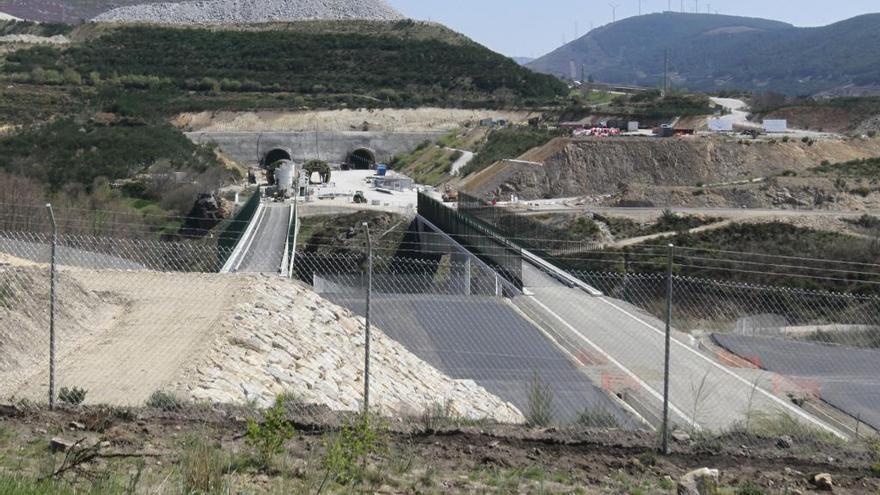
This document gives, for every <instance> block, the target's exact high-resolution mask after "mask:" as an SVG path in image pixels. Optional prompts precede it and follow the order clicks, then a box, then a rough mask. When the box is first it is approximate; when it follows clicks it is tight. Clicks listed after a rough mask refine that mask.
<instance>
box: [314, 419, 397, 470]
mask: <svg viewBox="0 0 880 495" xmlns="http://www.w3.org/2000/svg"><path fill="white" fill-rule="evenodd" d="M384 430H385V429H384V427H383V426H381V425H374V424H373V423H372V422H371V421H370V417H369V415H364V416H362V417H361V418H359V419H358V420H356V421H355V422H354V425H347V426H345V427H343V428H342V430H341V431H340V432H339V433H337V434H336V435H334V436H333V438H332V440H331V441H330V442H327V443H325V449H326V450H325V452H324V458H323V459H322V464H323V466H324V469H325V471H326V472H327V477H330V478H332V479H333V480H334V481H336V482H337V483H339V484H342V485H347V484H350V483H353V482H355V481H358V480H360V479H362V477H363V473H364V467H365V464H366V459H367V457H368V456H371V455H375V454H378V453H382V452H384V451H385V450H387V439H386V438H385V433H384Z"/></svg>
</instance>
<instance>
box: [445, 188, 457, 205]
mask: <svg viewBox="0 0 880 495" xmlns="http://www.w3.org/2000/svg"><path fill="white" fill-rule="evenodd" d="M456 201H458V191H456V190H455V189H453V188H452V186H450V185H449V184H446V187H445V188H444V189H443V202H444V203H455V202H456Z"/></svg>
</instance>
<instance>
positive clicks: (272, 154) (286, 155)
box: [261, 148, 293, 167]
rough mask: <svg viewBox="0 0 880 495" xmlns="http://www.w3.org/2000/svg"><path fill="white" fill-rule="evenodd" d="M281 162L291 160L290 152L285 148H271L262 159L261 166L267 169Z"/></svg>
mask: <svg viewBox="0 0 880 495" xmlns="http://www.w3.org/2000/svg"><path fill="white" fill-rule="evenodd" d="M281 160H287V161H291V160H293V157H292V155H291V153H290V150H288V149H286V148H273V149H271V150H269V152H268V153H266V156H264V157H263V163H262V164H261V165H262V166H263V167H267V166H269V165H272V164H273V163H276V162H280V161H281Z"/></svg>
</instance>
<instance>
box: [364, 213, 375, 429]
mask: <svg viewBox="0 0 880 495" xmlns="http://www.w3.org/2000/svg"><path fill="white" fill-rule="evenodd" d="M364 232H366V234H367V301H366V302H367V307H366V311H365V313H364V314H365V321H366V331H365V333H364V417H365V418H366V417H367V416H369V414H370V304H371V299H372V298H373V243H372V241H371V240H370V225H369V224H368V223H367V222H364Z"/></svg>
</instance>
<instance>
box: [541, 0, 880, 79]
mask: <svg viewBox="0 0 880 495" xmlns="http://www.w3.org/2000/svg"><path fill="white" fill-rule="evenodd" d="M667 49H668V50H669V55H670V56H669V69H670V76H671V83H672V84H673V86H674V87H680V88H687V89H691V90H698V91H719V90H725V89H745V90H753V91H770V90H772V91H778V92H781V93H786V94H790V95H812V94H817V93H825V94H835V93H853V92H862V93H875V92H876V93H880V14H868V15H863V16H859V17H855V18H852V19H849V20H846V21H842V22H838V23H835V24H831V25H829V26H824V27H818V28H798V27H795V26H792V25H790V24H786V23H782V22H777V21H770V20H765V19H755V18H747V17H734V16H724V15H709V14H681V13H673V12H665V13H662V14H650V15H644V16H638V17H631V18H628V19H624V20H622V21H619V22H616V23H613V24H609V25H607V26H603V27H601V28H598V29H595V30H593V31H590V32H589V33H587V35H585V36H583V37H582V38H579V39H577V40H575V41H572V42H571V43H568V44H567V45H565V46H563V47H561V48H558V49H557V50H555V51H553V52H551V53H549V54H547V55H544V56H543V57H541V58H539V59H537V60H535V61H533V62H531V63H530V64H528V66H529V67H530V68H532V69H533V70H536V71H538V72H544V73H548V74H554V75H558V76H561V77H571V62H572V61H574V64H575V76H576V77H577V78H580V77H581V74H582V73H583V74H584V75H585V76H592V77H593V79H594V80H596V81H599V82H609V83H616V84H635V85H642V86H658V85H660V84H662V81H663V72H664V54H665V52H666V50H667Z"/></svg>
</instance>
